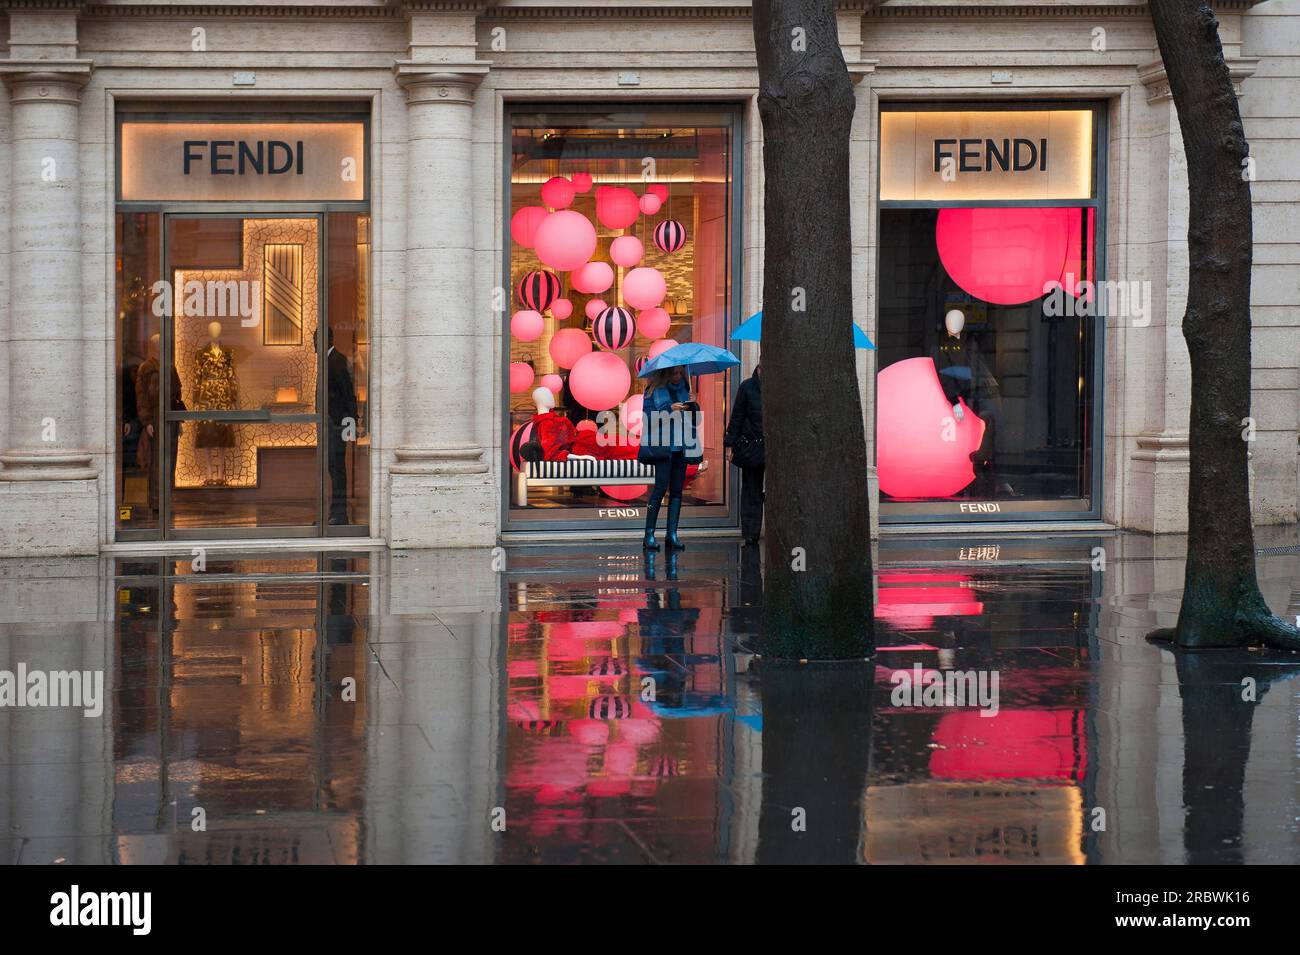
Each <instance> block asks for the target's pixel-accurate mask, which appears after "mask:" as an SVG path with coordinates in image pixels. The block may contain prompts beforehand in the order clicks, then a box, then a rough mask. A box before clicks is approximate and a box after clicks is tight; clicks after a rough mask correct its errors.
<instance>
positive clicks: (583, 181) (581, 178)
mask: <svg viewBox="0 0 1300 955" xmlns="http://www.w3.org/2000/svg"><path fill="white" fill-rule="evenodd" d="M569 182H571V183H573V188H574V191H575V192H586V191H587V190H588V189H590V188H591V173H589V172H575V173H574V174H573V175H572V176H570V177H569Z"/></svg>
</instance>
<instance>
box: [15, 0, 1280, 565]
mask: <svg viewBox="0 0 1300 955" xmlns="http://www.w3.org/2000/svg"><path fill="white" fill-rule="evenodd" d="M1216 9H1217V10H1218V11H1219V15H1220V20H1221V31H1222V35H1223V38H1224V43H1225V52H1226V54H1227V56H1228V59H1229V62H1230V66H1231V68H1232V71H1233V75H1234V77H1235V78H1236V80H1237V81H1238V82H1239V84H1240V89H1241V93H1242V99H1241V103H1242V111H1243V116H1244V118H1245V122H1246V131H1247V136H1248V138H1249V139H1250V140H1251V142H1252V156H1255V157H1257V160H1258V161H1257V163H1256V165H1255V166H1254V167H1252V169H1251V170H1250V171H1249V172H1250V174H1251V175H1252V176H1253V177H1254V182H1253V184H1252V189H1253V195H1254V201H1255V204H1256V210H1257V216H1256V240H1257V246H1256V266H1255V268H1256V276H1255V283H1254V319H1255V375H1254V387H1255V395H1254V402H1253V408H1254V412H1253V414H1254V421H1252V422H1250V425H1249V429H1248V430H1249V433H1250V440H1252V446H1251V451H1252V455H1251V464H1252V480H1253V483H1254V501H1255V513H1256V518H1257V519H1258V520H1259V521H1260V522H1263V523H1286V522H1290V521H1294V520H1295V518H1296V500H1297V453H1296V433H1297V428H1298V426H1300V381H1297V366H1298V365H1300V346H1298V345H1297V342H1298V341H1300V335H1298V334H1297V332H1296V328H1295V325H1296V324H1297V319H1296V317H1295V314H1296V313H1295V308H1294V306H1295V305H1296V303H1297V301H1300V288H1297V287H1296V284H1295V281H1294V275H1295V274H1296V271H1297V265H1298V264H1300V253H1297V252H1296V250H1297V249H1300V234H1298V233H1297V229H1298V228H1300V226H1297V225H1296V223H1295V221H1294V220H1295V217H1294V216H1292V215H1290V214H1289V213H1288V211H1287V209H1288V207H1289V206H1290V205H1291V204H1292V203H1293V202H1294V199H1295V194H1294V193H1295V189H1296V188H1297V187H1296V185H1295V183H1296V181H1297V175H1300V174H1297V173H1295V172H1294V171H1292V170H1291V169H1290V166H1289V164H1288V163H1286V161H1285V158H1284V157H1285V155H1286V154H1287V151H1288V150H1290V149H1291V148H1294V146H1295V144H1296V142H1297V140H1300V121H1298V120H1297V118H1296V117H1295V116H1293V115H1290V114H1293V113H1295V107H1294V105H1293V104H1294V103H1295V102H1298V101H1300V95H1298V94H1300V81H1297V80H1296V79H1295V78H1294V74H1295V71H1294V70H1292V69H1290V67H1289V64H1294V63H1295V56H1294V50H1295V49H1297V48H1300V11H1297V10H1296V9H1295V8H1294V7H1293V6H1292V5H1291V4H1289V3H1286V2H1283V0H1268V2H1266V3H1262V4H1255V3H1250V2H1247V0H1241V2H1232V3H1224V4H1220V5H1216ZM839 24H840V42H841V47H842V49H843V52H844V55H845V59H846V62H847V63H848V66H849V70H850V72H851V74H852V76H853V78H854V81H855V84H856V90H857V112H856V115H855V125H854V134H853V135H854V138H853V150H852V169H851V175H852V178H853V183H852V195H853V200H852V201H853V204H854V205H853V210H852V221H853V232H852V235H851V236H849V237H847V238H848V240H849V241H850V243H851V246H852V258H853V269H854V280H855V287H856V289H857V290H858V295H857V298H856V301H855V311H854V315H853V320H854V321H855V322H857V324H858V325H859V326H860V327H861V329H862V330H863V331H864V332H865V333H866V334H867V335H868V337H869V338H870V339H871V340H872V342H873V343H874V344H875V346H876V348H875V350H872V351H865V350H864V351H860V352H859V356H860V357H859V374H860V378H859V385H860V389H861V392H862V403H861V406H860V407H859V408H856V409H840V413H860V414H862V415H863V416H864V421H865V422H866V423H867V425H868V428H867V433H868V441H869V443H870V447H869V460H871V461H873V462H874V466H873V467H872V468H871V470H870V473H869V474H867V475H864V476H863V479H864V481H866V482H868V484H869V486H870V487H871V490H872V495H873V501H874V502H876V504H877V507H876V513H878V514H879V517H880V521H881V523H882V525H883V526H885V527H886V528H888V527H889V526H891V525H894V524H900V523H902V524H913V525H914V524H918V523H935V522H938V523H942V524H943V525H945V526H948V525H958V526H961V527H971V528H976V529H978V528H980V527H984V526H987V525H988V524H990V523H1003V524H1005V523H1007V522H1013V523H1015V524H1024V525H1025V526H1028V527H1035V526H1036V527H1046V528H1052V527H1061V526H1076V525H1079V524H1085V525H1087V524H1092V525H1096V524H1097V523H1098V522H1108V523H1111V524H1116V525H1122V526H1126V527H1133V528H1139V529H1145V530H1150V531H1155V532H1165V531H1178V530H1180V529H1182V527H1183V524H1184V522H1185V514H1184V507H1185V503H1184V502H1185V497H1186V474H1187V431H1186V429H1187V416H1188V414H1187V405H1188V390H1189V389H1188V381H1189V379H1188V370H1187V361H1186V350H1185V346H1184V345H1183V342H1182V335H1181V331H1180V329H1179V327H1178V322H1179V320H1180V317H1181V311H1182V307H1183V301H1184V294H1185V293H1184V286H1185V275H1186V251H1185V238H1184V237H1185V229H1186V206H1187V200H1186V178H1185V173H1184V171H1183V157H1182V145H1181V139H1180V136H1179V132H1178V125H1177V117H1176V115H1175V112H1174V109H1173V104H1172V101H1171V99H1170V97H1169V94H1168V88H1167V85H1166V83H1165V82H1164V78H1163V74H1162V71H1161V66H1160V63H1159V57H1158V54H1157V52H1156V49H1155V42H1154V37H1153V35H1152V33H1151V27H1150V23H1149V17H1148V15H1147V13H1146V11H1145V9H1144V8H1143V7H1141V6H1136V5H1132V4H1127V3H1114V4H1089V5H1077V6H1076V5H1064V6H1063V5H1059V4H1022V5H1019V6H1015V7H1008V6H1004V5H999V4H981V3H961V4H952V5H949V6H943V7H936V6H933V5H913V4H905V3H904V4H900V3H895V2H887V3H874V2H865V0H864V2H846V3H842V4H840V5H839ZM5 31H6V32H5V34H4V35H5V39H6V42H7V47H8V59H7V60H3V61H0V64H2V65H0V71H2V72H3V74H4V78H5V80H6V84H7V89H8V96H7V97H6V98H5V101H4V103H3V105H2V106H0V129H3V130H4V136H3V148H4V149H5V150H6V151H7V153H8V167H9V168H10V169H11V170H12V176H11V178H10V179H8V180H6V181H5V182H4V183H3V184H0V189H3V190H5V195H4V196H3V197H0V198H3V200H4V201H3V202H0V208H2V209H3V212H0V214H2V215H4V216H5V217H6V218H7V221H6V222H5V223H4V224H3V227H0V236H2V237H3V239H0V241H3V242H4V243H5V246H4V248H3V252H4V255H5V258H6V260H7V262H8V268H7V269H5V270H3V275H4V282H5V286H4V288H3V289H0V302H3V303H4V304H5V306H6V312H5V321H4V324H3V327H2V329H0V331H2V332H3V334H0V346H2V348H0V368H3V372H4V377H3V382H2V384H3V390H4V393H5V394H6V395H7V397H8V402H7V410H6V412H5V413H4V414H3V415H0V449H2V450H0V465H3V467H2V468H0V494H2V495H4V502H5V503H4V506H3V507H0V553H3V554H5V555H24V554H51V553H65V554H73V553H95V552H97V551H99V550H100V549H102V548H104V547H112V546H114V545H117V544H130V543H139V542H158V543H160V544H164V543H166V542H168V541H202V540H221V539H227V538H232V539H243V538H273V539H281V538H296V539H299V540H301V539H316V538H335V537H348V538H353V539H355V540H356V541H358V542H360V541H374V542H383V543H385V544H387V545H389V546H392V547H395V548H404V547H447V546H478V545H482V546H488V545H491V544H494V543H496V542H498V541H499V540H502V539H507V540H509V539H519V538H523V537H546V536H547V535H554V534H557V533H564V532H569V533H570V535H571V534H572V533H578V534H588V535H600V534H602V533H605V532H608V533H609V534H612V535H613V536H618V535H620V534H628V535H630V534H632V533H635V532H636V530H637V529H639V527H640V525H641V523H642V521H643V520H644V501H645V485H644V484H643V483H639V482H638V479H639V478H643V477H644V475H640V474H639V472H636V471H635V469H634V468H632V466H631V464H629V463H628V460H629V457H630V456H631V454H634V449H635V442H636V440H637V434H638V427H639V426H638V417H639V398H640V394H641V392H642V387H643V386H642V385H641V383H640V379H639V378H638V377H637V371H638V370H639V366H640V364H641V363H642V362H643V361H644V360H646V359H648V358H650V357H652V354H657V350H662V348H664V347H667V343H671V342H685V341H693V342H704V343H708V344H714V345H721V346H728V345H730V346H732V347H734V348H735V349H736V351H737V353H738V354H739V355H740V356H741V358H742V369H741V370H740V372H739V373H736V372H733V373H730V374H727V375H719V376H704V377H701V378H699V379H697V380H696V381H695V382H694V383H693V384H694V387H695V388H696V393H697V397H698V398H699V401H700V404H701V409H702V421H701V444H702V446H703V459H704V462H706V463H707V466H703V467H701V469H700V470H699V471H697V472H694V473H692V474H691V475H690V479H689V483H688V487H687V491H686V498H687V500H686V509H685V512H684V526H689V527H693V528H697V529H705V530H707V531H708V532H711V533H719V534H726V533H729V532H731V531H732V530H733V529H734V528H735V527H736V525H737V510H738V507H737V498H738V493H737V492H738V483H737V481H736V479H735V478H736V475H735V472H734V471H732V470H731V469H730V467H729V466H728V465H727V464H726V462H725V459H724V456H723V451H722V446H721V445H722V431H723V429H724V428H725V424H726V420H727V415H728V413H729V411H730V409H731V403H732V398H733V396H734V394H735V389H736V388H737V386H738V385H739V382H740V380H741V378H742V377H743V375H746V374H748V373H749V371H750V369H752V367H753V365H754V363H755V362H756V360H757V358H758V346H757V344H755V343H744V344H741V343H736V342H732V341H731V339H730V335H731V333H732V332H733V331H734V330H735V328H736V326H737V325H738V324H739V323H740V322H741V321H743V320H744V319H745V318H747V317H748V316H750V315H752V314H753V313H754V312H757V311H758V310H759V309H760V308H761V301H760V296H761V286H762V282H761V275H762V251H763V250H762V235H763V221H762V202H761V197H762V179H763V174H762V153H761V149H762V132H761V124H760V122H759V117H758V114H757V108H756V102H755V97H756V87H757V77H756V72H755V68H754V55H753V38H752V25H751V22H750V16H749V10H748V8H747V7H746V6H744V5H734V6H701V5H696V4H674V3H648V2H647V3H642V4H639V5H633V4H629V5H611V4H597V3H585V2H570V3H567V4H525V3H516V2H500V3H462V2H445V3H444V2H434V0H429V2H413V3H405V4H403V3H388V2H382V0H376V2H373V3H366V2H356V3H351V4H347V5H324V4H322V5H319V6H297V7H289V6H287V5H286V6H279V5H275V4H263V5H258V6H253V5H249V6H242V7H237V6H231V7H228V8H214V7H195V8H187V7H185V6H182V5H177V4H167V3H157V4H147V5H144V4H130V5H128V4H117V3H104V4H78V3H66V2H51V3H39V2H36V3H25V4H22V5H15V6H13V7H11V8H9V9H8V10H7V15H6V20H5ZM559 212H564V213H565V214H566V215H565V216H560V217H557V215H556V214H557V213H559ZM548 218H555V219H556V221H559V220H560V219H563V220H565V221H567V222H568V223H569V224H570V225H571V226H572V228H573V229H574V230H576V233H575V234H577V233H581V236H580V239H581V241H579V242H578V246H580V248H577V249H576V251H575V249H574V248H573V247H570V246H566V244H565V243H566V241H567V240H568V239H569V238H571V236H568V235H567V234H565V235H560V236H559V237H558V238H556V237H555V236H548V237H546V238H545V239H543V240H539V239H538V237H537V235H536V233H537V231H538V228H539V226H540V225H541V224H542V221H543V220H544V219H548ZM578 220H581V223H579V221H578ZM566 228H567V227H566ZM543 231H544V232H557V231H558V232H565V231H566V230H565V229H558V227H557V228H551V226H549V225H548V226H547V228H546V229H545V230H543ZM588 240H590V244H591V248H587V247H586V245H585V244H584V243H586V242H588ZM574 256H576V258H575V257H574ZM579 259H581V261H579ZM651 273H653V274H651ZM846 319H847V317H846ZM542 387H545V388H546V390H547V392H549V399H548V396H547V395H541V396H539V395H538V394H537V391H538V389H539V388H542ZM927 408H928V409H929V411H926V412H924V413H923V412H922V410H921V409H927ZM900 409H902V412H901V413H900ZM931 419H933V420H931ZM539 424H540V427H541V432H545V433H546V434H547V435H548V436H549V437H548V440H547V441H546V442H540V443H542V444H544V445H546V452H545V455H544V459H543V460H541V461H529V460H527V459H526V457H525V456H523V455H521V453H520V448H521V447H522V446H523V445H524V444H528V443H531V442H530V441H529V439H530V438H534V437H540V432H539ZM557 436H558V437H557Z"/></svg>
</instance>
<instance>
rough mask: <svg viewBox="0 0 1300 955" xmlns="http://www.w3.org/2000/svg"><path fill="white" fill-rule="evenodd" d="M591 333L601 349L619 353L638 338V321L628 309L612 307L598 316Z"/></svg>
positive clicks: (592, 325)
mask: <svg viewBox="0 0 1300 955" xmlns="http://www.w3.org/2000/svg"><path fill="white" fill-rule="evenodd" d="M591 333H592V336H593V337H594V338H595V339H596V344H597V345H599V346H600V347H601V348H603V349H605V350H606V351H618V350H619V349H620V348H626V347H627V346H628V345H630V344H632V339H633V338H635V337H636V321H635V320H634V319H633V318H632V313H631V312H629V311H628V310H627V309H625V308H620V307H619V306H617V305H611V306H610V307H609V308H607V309H605V310H604V311H603V312H601V313H600V314H599V315H597V316H596V320H595V321H594V322H592V324H591Z"/></svg>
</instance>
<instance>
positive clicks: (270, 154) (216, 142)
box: [119, 120, 366, 202]
mask: <svg viewBox="0 0 1300 955" xmlns="http://www.w3.org/2000/svg"><path fill="white" fill-rule="evenodd" d="M120 147H121V151H120V154H119V155H120V159H119V163H120V166H119V168H120V170H121V179H122V186H121V188H122V195H121V198H122V200H123V201H125V202H168V201H182V202H213V201H223V200H224V201H243V202H295V201H308V202H356V201H361V200H364V199H365V197H366V193H365V171H366V170H365V161H366V157H365V148H366V136H365V126H364V124H362V123H360V122H302V123H269V122H224V121H218V122H210V123H194V122H175V123H173V122H143V121H142V122H136V121H133V120H125V121H123V122H122V124H121V142H120Z"/></svg>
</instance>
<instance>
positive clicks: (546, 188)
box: [542, 176, 574, 209]
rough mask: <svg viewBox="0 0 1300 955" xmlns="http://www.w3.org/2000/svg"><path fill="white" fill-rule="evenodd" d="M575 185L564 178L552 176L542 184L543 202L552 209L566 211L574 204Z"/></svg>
mask: <svg viewBox="0 0 1300 955" xmlns="http://www.w3.org/2000/svg"><path fill="white" fill-rule="evenodd" d="M573 191H574V190H573V183H571V182H569V180H567V179H565V178H564V177H563V176H552V177H551V178H550V179H547V180H546V181H545V182H544V183H542V202H544V203H546V204H547V205H548V206H550V207H551V208H552V209H565V208H567V207H568V205H569V203H571V202H573Z"/></svg>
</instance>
